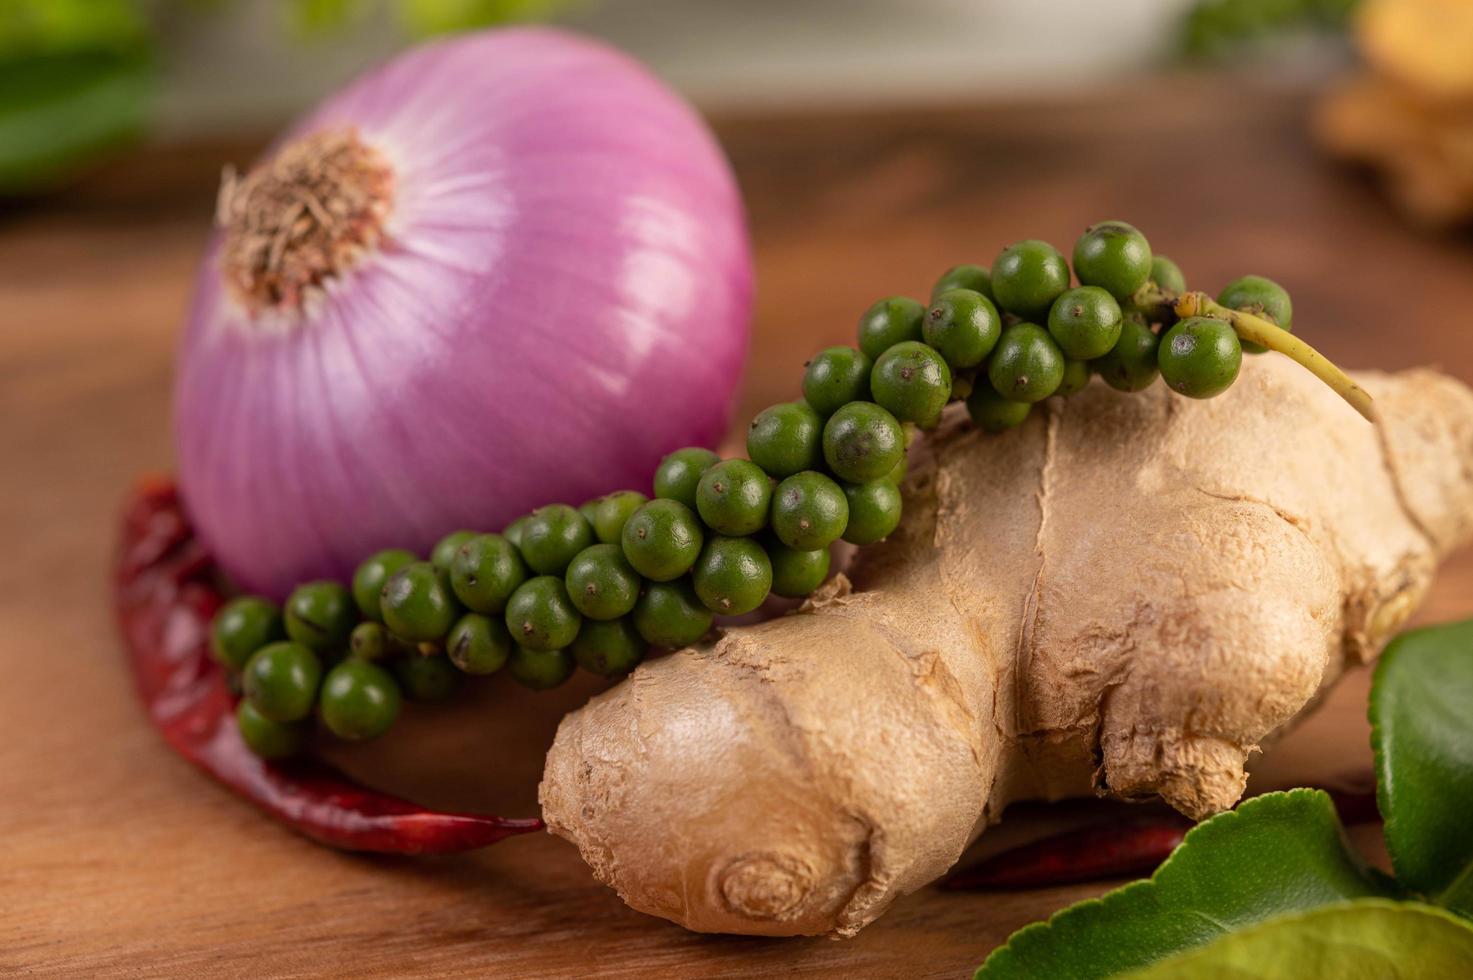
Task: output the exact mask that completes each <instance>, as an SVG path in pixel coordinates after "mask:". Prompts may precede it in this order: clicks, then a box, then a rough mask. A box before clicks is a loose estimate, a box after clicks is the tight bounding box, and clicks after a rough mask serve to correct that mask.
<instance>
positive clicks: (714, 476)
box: [696, 406, 818, 537]
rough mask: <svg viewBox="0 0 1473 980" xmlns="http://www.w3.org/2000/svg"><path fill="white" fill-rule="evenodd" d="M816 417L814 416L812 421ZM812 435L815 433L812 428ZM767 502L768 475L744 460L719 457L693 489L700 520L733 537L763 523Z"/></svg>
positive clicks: (769, 498) (751, 531)
mask: <svg viewBox="0 0 1473 980" xmlns="http://www.w3.org/2000/svg"><path fill="white" fill-rule="evenodd" d="M804 408H805V409H807V406H804ZM807 410H808V411H809V412H811V411H812V409H807ZM817 419H818V416H816V415H815V416H814V421H815V422H817ZM814 434H815V436H816V435H817V428H816V427H815V429H814ZM771 504H772V479H771V477H769V476H768V475H767V474H766V473H764V472H763V471H762V468H761V467H759V466H758V465H757V464H756V463H754V462H752V461H751V460H747V459H727V460H722V461H721V462H720V463H717V464H716V465H715V466H713V467H711V468H710V469H709V470H707V471H706V472H705V473H704V474H703V475H702V476H701V483H700V486H699V487H697V488H696V508H697V510H698V511H699V512H700V515H701V520H703V521H705V522H706V526H707V527H709V528H710V529H711V530H713V531H715V532H716V533H717V534H726V535H731V536H733V537H740V536H741V535H744V534H755V533H756V532H758V531H760V530H762V528H763V527H764V526H766V524H767V511H768V509H769V508H770V506H771Z"/></svg>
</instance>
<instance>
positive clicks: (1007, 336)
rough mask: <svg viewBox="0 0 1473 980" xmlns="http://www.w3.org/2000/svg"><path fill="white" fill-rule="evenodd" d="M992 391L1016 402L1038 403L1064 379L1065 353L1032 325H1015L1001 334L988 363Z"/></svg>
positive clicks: (1038, 328)
mask: <svg viewBox="0 0 1473 980" xmlns="http://www.w3.org/2000/svg"><path fill="white" fill-rule="evenodd" d="M987 380H988V381H990V382H991V383H992V387H993V390H995V391H996V392H997V393H998V394H1000V395H1002V396H1003V397H1005V398H1008V399H1010V400H1012V401H1015V402H1039V401H1043V400H1044V399H1045V398H1047V397H1048V396H1049V395H1052V394H1053V393H1054V392H1055V391H1057V390H1058V388H1059V384H1060V383H1061V382H1062V381H1063V380H1064V352H1063V351H1061V350H1059V345H1058V344H1056V343H1054V338H1052V337H1050V336H1049V334H1048V331H1047V330H1045V329H1043V328H1042V327H1040V326H1038V325H1037V324H1035V323H1015V324H1013V325H1012V326H1011V327H1008V328H1007V329H1006V330H1004V331H1003V332H1002V338H1001V339H1000V340H998V342H997V349H996V350H994V351H993V352H992V357H991V359H990V360H988V362H987Z"/></svg>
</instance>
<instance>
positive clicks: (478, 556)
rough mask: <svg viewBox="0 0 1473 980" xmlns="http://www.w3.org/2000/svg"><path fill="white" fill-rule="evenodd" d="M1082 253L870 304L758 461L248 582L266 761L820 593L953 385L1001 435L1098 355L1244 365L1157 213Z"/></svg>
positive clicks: (689, 471)
mask: <svg viewBox="0 0 1473 980" xmlns="http://www.w3.org/2000/svg"><path fill="white" fill-rule="evenodd" d="M1072 258H1073V271H1072V274H1071V270H1070V263H1069V262H1068V261H1066V260H1065V258H1064V256H1063V255H1062V254H1061V253H1060V252H1059V251H1058V250H1056V249H1055V248H1053V246H1051V245H1049V244H1047V243H1046V242H1041V241H1034V240H1030V241H1024V242H1020V243H1018V244H1016V245H1012V246H1009V247H1008V248H1006V249H1004V250H1003V251H1002V254H1001V255H999V256H998V258H997V260H996V261H995V262H994V263H993V265H992V267H991V268H990V269H989V268H987V267H984V266H979V265H959V266H956V267H954V268H952V269H949V270H948V271H947V272H946V273H944V274H943V275H942V276H941V278H940V279H939V280H938V281H937V282H936V284H935V287H934V288H933V290H932V292H931V297H930V305H929V306H927V305H925V304H922V303H920V302H919V301H917V300H914V299H910V298H908V297H903V296H894V297H889V298H887V299H882V300H880V301H879V302H877V303H875V304H874V305H872V306H871V307H870V308H869V309H868V310H866V311H865V312H864V314H863V315H862V316H861V317H860V321H859V330H858V344H857V347H842V346H841V347H831V348H829V349H827V350H824V351H822V352H820V353H819V354H818V355H817V356H815V357H814V358H813V359H812V360H811V361H809V362H808V364H807V365H806V366H805V367H806V370H805V372H804V375H803V381H802V393H803V397H802V399H800V400H799V401H795V402H787V403H783V404H779V405H773V406H772V407H770V408H768V409H766V410H764V411H762V412H761V413H759V414H758V415H757V417H756V418H755V419H753V420H752V423H751V425H750V427H749V428H748V430H747V458H745V459H725V460H723V459H721V458H720V457H718V456H717V455H716V454H715V453H713V452H711V451H710V450H708V449H703V448H686V449H678V450H676V451H675V452H672V453H671V454H670V455H668V456H666V457H665V459H664V460H663V461H662V462H661V463H660V465H659V467H658V469H657V470H656V471H655V474H654V481H653V488H652V489H653V497H647V496H646V495H645V494H643V493H640V492H637V491H634V490H622V491H619V492H616V493H611V494H609V495H607V496H604V497H600V498H598V499H597V500H592V501H589V502H587V503H585V504H583V505H582V506H581V507H572V506H569V505H566V504H551V505H548V506H545V507H541V508H539V509H537V510H535V511H533V512H532V513H531V514H528V515H526V516H524V517H521V518H518V519H517V520H515V521H513V522H512V523H511V524H509V525H508V526H507V527H506V528H505V529H503V530H502V532H501V533H500V534H486V533H477V532H473V531H457V532H455V533H453V534H450V535H448V536H446V537H445V538H444V539H443V540H441V541H440V542H439V544H437V545H436V546H435V548H434V549H433V551H432V552H431V554H430V555H429V557H428V560H425V559H422V558H421V557H420V556H418V555H415V554H413V553H411V552H409V551H404V550H400V549H391V550H387V551H380V552H378V553H377V554H374V555H371V556H370V557H369V558H367V559H366V560H365V561H364V562H363V563H362V564H361V565H359V566H358V568H357V570H356V572H355V573H354V575H353V580H352V582H351V583H350V585H348V586H344V585H343V584H341V583H337V582H326V581H324V582H310V583H307V584H305V585H302V586H300V587H298V588H297V589H296V590H295V591H294V592H293V593H292V594H291V596H290V597H289V598H288V600H287V602H286V605H285V606H284V607H283V608H281V609H278V608H277V607H276V606H275V605H274V604H272V603H271V602H269V601H268V600H266V599H263V598H261V597H259V596H245V597H242V598H239V599H235V600H233V601H232V602H230V603H228V604H227V605H226V606H225V607H224V608H223V609H222V610H221V611H220V613H219V614H218V616H217V617H216V619H215V622H214V627H213V649H214V653H215V655H216V657H217V658H218V659H219V660H220V662H221V663H222V664H224V665H225V666H226V667H227V668H229V669H230V670H231V671H232V672H235V673H236V674H238V677H239V682H240V689H241V691H242V693H243V697H242V700H241V702H240V706H239V709H238V721H239V725H240V731H241V734H242V736H243V738H244V740H245V742H246V743H247V744H248V745H249V746H250V747H251V748H252V749H253V750H254V751H256V752H257V753H259V754H260V755H262V756H266V757H279V756H284V755H289V754H291V753H293V752H296V751H298V750H299V749H300V748H301V746H302V745H303V743H304V740H305V738H306V734H307V727H308V724H309V720H310V718H311V716H312V715H313V714H314V712H315V713H316V715H317V716H318V717H320V719H321V721H322V723H323V725H324V726H325V727H326V728H327V729H328V730H329V731H330V732H332V733H333V734H334V735H336V736H338V737H339V738H343V739H349V740H360V739H368V738H374V737H376V736H378V735H381V734H383V733H384V732H385V731H387V730H388V729H389V728H390V727H391V726H392V725H393V723H394V720H395V718H396V717H397V716H398V713H399V710H400V705H401V701H402V699H403V698H404V697H408V698H410V699H412V700H417V701H435V700H439V699H443V698H446V697H449V696H450V695H451V694H452V693H453V692H454V691H455V689H456V688H457V686H458V685H459V683H460V682H461V681H462V680H463V679H464V677H465V676H466V675H471V676H480V675H487V674H493V673H496V672H497V671H500V670H502V669H503V668H504V669H505V670H506V671H507V672H508V673H509V674H510V675H511V676H512V677H513V678H514V679H516V680H517V681H518V682H520V683H522V684H524V685H526V686H527V687H530V688H533V689H539V690H540V689H546V688H551V687H555V686H557V685H559V684H561V683H563V682H564V681H566V680H567V679H568V678H569V677H570V676H571V675H572V673H573V671H574V670H575V669H576V668H577V667H582V668H583V669H585V670H588V671H591V672H593V673H595V674H599V675H602V676H605V677H617V676H619V675H622V674H624V673H627V672H628V671H630V670H632V669H633V668H634V667H635V665H637V664H638V663H639V662H640V661H641V660H642V659H643V658H644V656H645V653H646V650H647V648H648V647H651V646H655V647H682V646H686V645H689V644H692V643H694V642H696V641H698V640H700V639H701V638H702V637H703V636H705V635H706V633H707V632H708V631H709V630H710V629H711V626H712V623H713V622H714V617H715V616H717V615H722V616H739V615H743V614H745V613H749V612H752V611H753V610H755V609H757V608H758V607H759V606H760V605H762V603H763V602H764V601H765V600H766V599H767V597H768V596H769V595H774V594H775V595H778V596H784V597H789V598H801V597H803V596H807V595H809V594H811V593H812V592H813V591H814V590H815V589H817V588H818V587H819V585H821V584H822V583H823V581H824V580H825V579H826V578H827V577H828V573H829V548H830V545H832V544H833V543H834V542H836V541H839V540H844V541H848V542H850V543H852V544H855V545H867V544H872V543H874V542H876V541H879V540H881V539H883V538H884V537H886V536H887V535H889V534H890V533H891V532H892V531H894V530H895V528H896V527H897V525H898V524H899V522H900V517H901V494H900V490H899V484H900V482H901V480H902V478H903V477H904V475H905V472H906V448H907V445H908V443H909V441H910V440H911V438H912V437H913V436H914V434H915V432H916V431H917V430H919V429H929V428H932V427H934V426H935V425H937V424H938V423H939V421H940V420H941V416H942V412H943V410H944V409H945V408H946V407H947V405H948V404H950V403H951V402H954V401H963V400H964V401H965V402H966V407H967V411H968V413H969V414H970V417H971V419H972V421H973V422H974V423H975V424H976V425H977V426H979V427H981V428H982V429H985V430H987V431H990V432H997V431H1002V430H1004V429H1009V428H1012V427H1014V426H1017V425H1019V424H1021V423H1022V422H1023V421H1024V419H1026V418H1027V416H1028V415H1029V413H1030V412H1031V410H1032V408H1033V406H1034V405H1035V404H1037V403H1039V402H1041V401H1043V400H1044V399H1046V398H1049V397H1050V396H1055V395H1057V396H1062V397H1067V396H1069V395H1072V394H1074V393H1075V392H1077V391H1079V390H1081V389H1082V388H1083V387H1084V386H1085V385H1086V384H1087V383H1088V381H1089V378H1090V376H1091V375H1092V374H1098V375H1100V377H1101V378H1103V379H1104V381H1105V382H1106V383H1108V384H1110V385H1111V386H1113V387H1115V388H1117V389H1120V390H1122V391H1140V390H1142V389H1144V388H1146V387H1148V386H1149V385H1151V384H1152V383H1153V382H1154V381H1155V379H1156V376H1157V375H1158V374H1159V375H1161V376H1163V377H1164V378H1165V380H1166V382H1167V383H1168V384H1169V385H1170V386H1171V387H1172V388H1173V389H1174V390H1176V391H1177V392H1179V393H1181V394H1184V395H1188V396H1191V397H1197V398H1206V397H1211V396H1213V395H1216V394H1218V393H1220V392H1222V391H1224V390H1225V389H1226V388H1227V387H1228V386H1229V385H1231V384H1232V382H1233V381H1234V380H1235V379H1236V377H1237V374H1238V369H1239V366H1240V363H1241V360H1242V354H1243V350H1244V349H1245V348H1247V347H1248V345H1244V344H1240V342H1239V339H1238V335H1237V333H1236V332H1235V330H1234V329H1233V327H1232V325H1231V324H1229V323H1228V322H1227V321H1225V320H1222V319H1213V318H1210V317H1205V316H1193V317H1189V318H1186V319H1181V320H1178V319H1177V317H1176V315H1175V313H1174V312H1173V310H1174V300H1175V299H1176V298H1177V296H1178V295H1180V294H1181V293H1183V292H1184V291H1185V289H1186V283H1185V281H1184V279H1183V277H1182V274H1181V271H1180V269H1178V268H1177V266H1176V265H1175V263H1173V262H1172V261H1171V260H1170V259H1168V258H1166V257H1165V256H1157V255H1152V253H1151V248H1150V245H1149V244H1148V243H1147V241H1146V239H1145V236H1143V235H1142V234H1141V233H1140V232H1139V231H1137V230H1136V229H1135V228H1133V227H1131V226H1130V225H1128V224H1125V223H1123V222H1119V221H1108V222H1103V223H1100V224H1097V225H1093V226H1091V227H1090V228H1089V229H1087V230H1086V231H1085V233H1084V234H1083V235H1082V236H1081V237H1080V238H1079V240H1078V241H1077V242H1076V243H1075V245H1074V252H1073V257H1072ZM1075 278H1077V280H1078V285H1075V283H1074V279H1075ZM1218 304H1219V305H1220V306H1221V307H1222V308H1224V309H1226V310H1231V311H1238V310H1242V311H1247V312H1251V313H1253V314H1255V315H1256V316H1259V317H1262V318H1265V319H1268V320H1270V321H1272V322H1274V323H1276V324H1277V325H1278V326H1280V327H1282V328H1284V329H1286V330H1287V329H1289V328H1290V326H1291V319H1292V308H1291V306H1290V302H1289V297H1288V294H1287V293H1285V292H1284V290H1283V289H1282V288H1280V287H1279V286H1278V285H1276V284H1275V283H1273V282H1271V281H1269V280H1267V279H1264V278H1262V277H1258V276H1248V277H1244V278H1242V279H1239V280H1237V281H1235V282H1234V283H1232V284H1230V285H1229V286H1228V287H1227V288H1226V289H1224V290H1223V291H1222V293H1221V294H1220V295H1219V297H1218Z"/></svg>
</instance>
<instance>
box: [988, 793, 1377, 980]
mask: <svg viewBox="0 0 1473 980" xmlns="http://www.w3.org/2000/svg"><path fill="white" fill-rule="evenodd" d="M1392 895H1394V886H1392V885H1391V884H1390V883H1388V882H1385V881H1384V880H1382V879H1381V878H1380V877H1377V876H1376V875H1374V874H1373V873H1372V872H1370V871H1369V869H1367V868H1366V866H1365V865H1364V863H1362V862H1361V860H1360V859H1359V858H1358V857H1356V856H1355V854H1354V853H1353V852H1352V851H1351V850H1350V849H1349V848H1348V847H1347V846H1346V844H1345V838H1344V835H1343V833H1342V831H1341V828H1340V821H1339V818H1338V817H1337V816H1336V815H1335V807H1334V804H1332V803H1331V802H1330V798H1329V796H1327V795H1326V794H1325V793H1322V792H1320V791H1318V790H1309V789H1296V790H1290V791H1288V792H1286V793H1267V794H1264V795H1263V796H1259V797H1255V798H1254V799H1251V800H1247V801H1245V802H1244V803H1242V804H1241V805H1240V806H1239V807H1238V808H1237V809H1236V810H1234V811H1231V812H1228V813H1222V814H1219V815H1218V816H1215V817H1213V818H1212V819H1211V820H1208V821H1206V822H1205V823H1202V824H1199V825H1198V826H1197V827H1195V828H1193V829H1192V831H1191V832H1190V833H1188V834H1187V836H1186V839H1185V840H1183V841H1182V843H1181V846H1179V847H1178V848H1177V849H1176V850H1175V851H1173V852H1172V855H1171V857H1170V858H1168V859H1167V860H1166V862H1165V863H1164V864H1162V865H1161V867H1160V868H1158V869H1156V873H1155V874H1154V875H1152V876H1151V877H1150V879H1149V880H1147V881H1137V882H1134V883H1132V884H1129V885H1126V886H1125V887H1123V888H1119V889H1116V890H1115V891H1113V892H1110V893H1109V894H1108V895H1105V896H1104V897H1103V898H1097V899H1091V900H1089V901H1085V902H1080V903H1079V904H1077V905H1072V906H1070V907H1069V908H1067V909H1064V910H1063V911H1062V912H1059V913H1057V914H1056V915H1054V917H1053V918H1051V919H1049V920H1048V921H1047V922H1039V923H1034V924H1033V925H1031V926H1027V927H1025V928H1023V929H1021V930H1019V931H1018V932H1016V933H1014V934H1013V936H1012V938H1011V939H1009V940H1008V943H1007V944H1006V945H1005V946H1002V947H1000V948H999V949H997V950H994V951H993V953H992V955H991V956H989V957H988V958H987V961H986V962H985V963H983V964H982V966H981V968H980V969H978V971H977V977H978V980H1024V978H1038V980H1070V978H1087V977H1109V976H1114V975H1116V974H1119V973H1124V972H1127V971H1130V970H1136V969H1140V968H1142V967H1145V966H1148V965H1150V964H1151V963H1154V962H1156V961H1157V960H1160V959H1163V958H1164V957H1167V956H1171V955H1172V954H1175V953H1179V952H1181V951H1183V950H1189V949H1193V948H1196V947H1199V946H1204V945H1206V944H1208V943H1210V942H1212V941H1213V940H1216V939H1217V938H1219V937H1220V936H1223V935H1226V934H1227V933H1230V932H1232V931H1234V930H1236V929H1241V928H1243V927H1245V926H1249V925H1253V924H1256V923H1259V922H1263V921H1264V920H1266V919H1269V918H1272V917H1273V916H1276V915H1280V914H1283V913H1285V912H1294V911H1303V910H1307V909H1312V908H1317V907H1319V906H1322V905H1328V904H1330V903H1333V902H1341V901H1345V900H1347V899H1352V898H1364V897H1372V896H1392Z"/></svg>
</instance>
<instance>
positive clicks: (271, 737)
mask: <svg viewBox="0 0 1473 980" xmlns="http://www.w3.org/2000/svg"><path fill="white" fill-rule="evenodd" d="M235 724H236V727H237V728H239V729H240V738H241V741H243V742H245V744H246V748H248V749H250V750H251V751H252V752H254V753H255V754H256V755H258V756H260V757H261V758H263V759H285V758H286V757H287V756H292V755H296V754H297V753H298V752H300V751H302V748H303V746H305V745H306V744H307V735H308V733H309V731H310V726H308V725H307V724H306V723H305V722H300V721H287V722H282V721H272V720H271V719H270V718H267V717H266V716H265V715H263V714H261V712H259V711H257V710H256V709H255V707H254V706H252V704H251V703H250V702H249V701H241V702H240V704H238V705H236V708H235Z"/></svg>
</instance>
